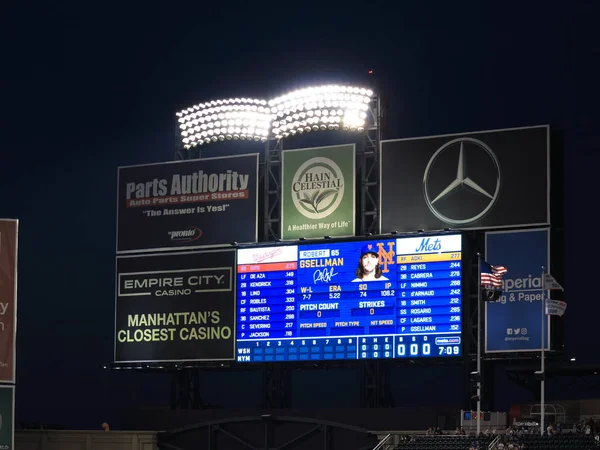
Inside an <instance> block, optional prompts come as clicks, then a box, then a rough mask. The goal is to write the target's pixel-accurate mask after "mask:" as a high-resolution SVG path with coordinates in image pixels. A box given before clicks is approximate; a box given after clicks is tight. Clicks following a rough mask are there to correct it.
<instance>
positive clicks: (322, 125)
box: [176, 84, 374, 150]
mask: <svg viewBox="0 0 600 450" xmlns="http://www.w3.org/2000/svg"><path fill="white" fill-rule="evenodd" d="M373 99H374V92H373V91H372V90H371V89H367V88H364V87H358V86H345V85H338V84H330V85H323V86H314V87H307V88H303V89H297V90H295V91H291V92H289V93H287V94H285V95H281V96H279V97H276V98H273V99H272V100H268V101H267V100H264V99H256V98H245V97H244V98H231V99H222V100H211V101H209V102H205V103H198V104H196V105H193V106H192V107H189V108H185V109H183V110H182V111H179V112H177V113H176V114H177V116H178V119H177V120H178V122H179V134H180V140H181V144H182V146H183V148H184V149H186V150H190V149H192V148H194V147H197V146H201V145H206V144H210V143H213V142H218V141H225V140H250V141H257V142H258V141H260V142H263V143H264V142H267V141H269V140H277V141H279V140H281V139H285V138H288V137H291V136H294V135H296V134H302V133H308V132H313V131H328V130H343V131H358V132H362V131H364V130H365V127H366V126H367V125H366V124H367V121H368V113H369V111H370V109H369V106H370V103H371V102H372V100H373Z"/></svg>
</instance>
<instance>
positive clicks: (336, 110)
mask: <svg viewBox="0 0 600 450" xmlns="http://www.w3.org/2000/svg"><path fill="white" fill-rule="evenodd" d="M372 97H373V91H371V90H370V89H365V88H361V87H355V86H341V85H326V86H318V87H309V88H304V89H299V90H296V91H293V92H290V93H288V94H285V95H282V96H280V97H277V98H274V99H273V100H269V107H270V111H271V114H272V115H273V121H272V123H271V132H272V134H273V137H275V138H276V139H281V138H286V137H288V136H293V135H295V134H297V133H305V132H310V131H324V130H339V129H342V130H349V131H363V130H364V129H365V124H366V120H367V111H368V109H369V103H370V102H371V99H372Z"/></svg>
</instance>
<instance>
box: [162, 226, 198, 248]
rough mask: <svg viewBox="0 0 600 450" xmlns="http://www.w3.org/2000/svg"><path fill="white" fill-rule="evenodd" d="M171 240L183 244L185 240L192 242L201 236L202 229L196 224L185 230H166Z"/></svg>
mask: <svg viewBox="0 0 600 450" xmlns="http://www.w3.org/2000/svg"><path fill="white" fill-rule="evenodd" d="M167 233H168V234H169V238H170V239H171V242H178V243H180V244H185V243H187V242H194V241H196V240H198V239H200V238H201V237H202V234H203V233H202V230H201V229H200V228H198V227H197V226H192V227H190V228H188V229H185V230H174V231H168V232H167Z"/></svg>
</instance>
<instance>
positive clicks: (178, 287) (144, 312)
mask: <svg viewBox="0 0 600 450" xmlns="http://www.w3.org/2000/svg"><path fill="white" fill-rule="evenodd" d="M234 266H235V250H233V249H231V250H206V251H202V252H184V253H177V254H173V253H159V254H152V255H144V256H141V255H135V256H134V255H129V256H118V257H117V286H116V288H117V292H116V307H115V309H116V311H115V362H164V361H223V360H232V359H234V346H235V287H234V281H235V280H234V273H233V270H234Z"/></svg>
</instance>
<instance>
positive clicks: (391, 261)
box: [236, 234, 462, 362]
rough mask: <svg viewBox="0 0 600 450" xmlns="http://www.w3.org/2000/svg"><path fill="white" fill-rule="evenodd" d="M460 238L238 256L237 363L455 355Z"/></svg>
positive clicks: (252, 251)
mask: <svg viewBox="0 0 600 450" xmlns="http://www.w3.org/2000/svg"><path fill="white" fill-rule="evenodd" d="M461 316H462V236H461V235H459V234H448V235H436V236H419V237H404V238H397V239H396V238H394V239H379V240H368V241H354V242H324V243H323V242H321V243H309V244H302V245H280V246H276V247H259V248H242V249H239V250H238V254H237V316H236V317H237V350H236V356H237V358H236V360H237V361H238V362H261V361H302V360H310V361H317V360H364V359H383V358H386V359H390V358H430V357H456V356H460V355H461V353H462V350H461V349H462V346H461V331H462V330H461V327H462V323H461Z"/></svg>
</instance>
